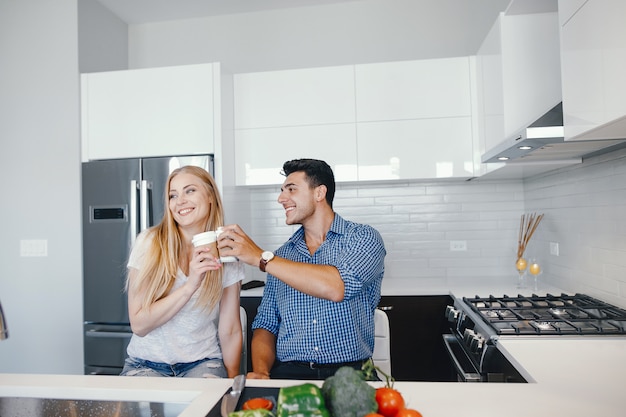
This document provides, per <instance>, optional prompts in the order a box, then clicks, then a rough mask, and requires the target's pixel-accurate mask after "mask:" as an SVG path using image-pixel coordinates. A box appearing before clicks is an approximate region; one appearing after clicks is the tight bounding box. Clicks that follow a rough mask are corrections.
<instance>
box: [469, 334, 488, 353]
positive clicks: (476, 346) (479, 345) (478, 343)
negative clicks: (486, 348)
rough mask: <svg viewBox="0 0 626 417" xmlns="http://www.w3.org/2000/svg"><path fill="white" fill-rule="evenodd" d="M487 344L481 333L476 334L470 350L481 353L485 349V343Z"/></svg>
mask: <svg viewBox="0 0 626 417" xmlns="http://www.w3.org/2000/svg"><path fill="white" fill-rule="evenodd" d="M484 344H485V339H483V338H482V337H481V336H480V335H477V334H475V335H474V337H473V338H472V341H471V342H470V350H471V351H472V353H480V352H481V351H482V349H483V345H484Z"/></svg>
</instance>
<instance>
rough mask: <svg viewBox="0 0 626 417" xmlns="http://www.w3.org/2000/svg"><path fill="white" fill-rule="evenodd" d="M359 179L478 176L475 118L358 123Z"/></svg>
mask: <svg viewBox="0 0 626 417" xmlns="http://www.w3.org/2000/svg"><path fill="white" fill-rule="evenodd" d="M357 137H358V167H359V180H360V181H364V180H387V179H410V178H450V177H461V178H467V177H472V176H474V168H473V167H474V164H473V151H472V119H471V117H450V118H437V119H418V120H402V121H390V122H370V123H358V125H357Z"/></svg>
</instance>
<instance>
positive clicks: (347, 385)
mask: <svg viewBox="0 0 626 417" xmlns="http://www.w3.org/2000/svg"><path fill="white" fill-rule="evenodd" d="M322 393H323V394H324V398H325V399H326V403H327V405H328V409H329V410H330V412H331V414H332V416H333V417H363V416H365V415H366V414H369V413H375V412H376V410H377V409H378V405H377V404H376V390H375V389H374V387H372V386H370V385H369V384H368V383H367V382H365V374H364V373H363V372H362V371H357V370H356V369H353V368H350V367H348V366H343V367H341V368H339V369H338V370H337V372H335V375H333V376H331V377H328V378H326V380H325V381H324V384H323V385H322Z"/></svg>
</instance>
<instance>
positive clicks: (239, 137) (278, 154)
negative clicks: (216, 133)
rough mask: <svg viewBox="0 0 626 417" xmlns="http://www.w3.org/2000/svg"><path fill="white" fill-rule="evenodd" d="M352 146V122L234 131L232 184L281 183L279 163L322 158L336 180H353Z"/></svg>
mask: <svg viewBox="0 0 626 417" xmlns="http://www.w3.org/2000/svg"><path fill="white" fill-rule="evenodd" d="M356 146H357V144H356V132H355V126H354V124H353V123H340V124H320V125H311V126H290V127H277V128H264V129H240V130H236V131H235V154H236V156H235V160H236V161H237V162H236V169H235V172H236V174H235V175H236V184H237V185H263V184H281V183H282V182H283V180H284V179H285V177H283V176H282V175H281V174H280V172H281V170H282V166H283V163H284V162H285V161H288V160H291V159H299V158H314V159H321V160H324V161H326V162H327V163H328V164H329V165H330V166H331V168H332V169H333V172H334V174H335V180H336V181H356V180H357V179H358V178H357V153H356Z"/></svg>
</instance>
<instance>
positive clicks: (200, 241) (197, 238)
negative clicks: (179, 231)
mask: <svg viewBox="0 0 626 417" xmlns="http://www.w3.org/2000/svg"><path fill="white" fill-rule="evenodd" d="M220 233H222V228H221V227H220V228H218V229H217V231H211V230H209V231H208V232H204V233H198V234H197V235H194V236H193V237H192V238H191V243H192V244H193V246H194V247H196V248H197V247H198V246H204V245H209V244H211V243H213V242H215V241H216V240H217V237H218V236H219V235H220ZM238 260H239V259H237V258H236V257H235V256H222V257H220V262H237V261H238Z"/></svg>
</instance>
